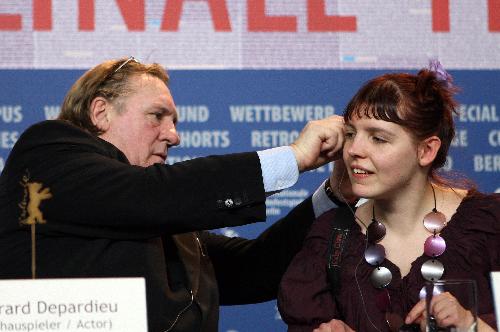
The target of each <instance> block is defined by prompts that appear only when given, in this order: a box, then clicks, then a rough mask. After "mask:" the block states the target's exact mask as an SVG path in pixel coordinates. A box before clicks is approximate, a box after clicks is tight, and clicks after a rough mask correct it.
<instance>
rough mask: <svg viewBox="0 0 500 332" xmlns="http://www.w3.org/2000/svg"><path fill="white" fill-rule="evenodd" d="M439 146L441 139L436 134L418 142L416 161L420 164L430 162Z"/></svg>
mask: <svg viewBox="0 0 500 332" xmlns="http://www.w3.org/2000/svg"><path fill="white" fill-rule="evenodd" d="M440 147H441V140H440V139H439V137H437V136H431V137H428V138H426V139H424V140H423V141H421V142H420V144H419V145H418V161H419V163H420V166H423V167H425V166H429V165H430V164H432V162H433V161H434V159H436V155H437V153H438V151H439V148H440Z"/></svg>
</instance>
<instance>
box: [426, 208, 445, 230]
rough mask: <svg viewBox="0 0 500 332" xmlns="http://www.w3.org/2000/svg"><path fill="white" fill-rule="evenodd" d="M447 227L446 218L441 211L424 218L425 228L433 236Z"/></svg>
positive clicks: (428, 214) (430, 213)
mask: <svg viewBox="0 0 500 332" xmlns="http://www.w3.org/2000/svg"><path fill="white" fill-rule="evenodd" d="M444 226H446V217H445V215H444V214H442V213H441V212H439V211H436V212H434V211H432V212H429V213H427V214H426V215H425V217H424V227H425V229H427V230H428V231H429V232H431V233H432V234H437V233H439V232H441V230H442V229H443V228H444Z"/></svg>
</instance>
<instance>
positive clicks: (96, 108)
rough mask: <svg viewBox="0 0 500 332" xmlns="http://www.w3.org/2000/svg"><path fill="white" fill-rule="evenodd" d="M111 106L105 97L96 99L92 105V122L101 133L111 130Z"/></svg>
mask: <svg viewBox="0 0 500 332" xmlns="http://www.w3.org/2000/svg"><path fill="white" fill-rule="evenodd" d="M110 109H111V105H110V104H109V102H108V101H107V100H106V98H104V97H95V98H94V99H93V100H92V102H91V103H90V120H91V121H92V123H93V124H94V126H96V127H97V128H99V130H100V131H101V132H103V133H104V132H106V131H107V130H108V128H109V111H110Z"/></svg>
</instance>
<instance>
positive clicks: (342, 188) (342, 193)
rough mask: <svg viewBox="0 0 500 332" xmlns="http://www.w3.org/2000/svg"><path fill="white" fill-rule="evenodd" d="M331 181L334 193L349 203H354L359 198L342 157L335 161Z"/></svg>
mask: <svg viewBox="0 0 500 332" xmlns="http://www.w3.org/2000/svg"><path fill="white" fill-rule="evenodd" d="M329 181H330V188H332V191H333V194H334V195H335V197H337V198H338V199H339V200H341V201H344V200H345V201H346V202H347V203H354V202H356V201H357V200H358V198H359V197H357V196H355V195H354V192H353V191H352V184H351V180H350V179H349V174H348V173H347V169H346V166H345V163H344V160H343V159H342V158H341V159H339V160H337V161H336V162H335V165H334V167H333V171H332V173H331V174H330V179H329Z"/></svg>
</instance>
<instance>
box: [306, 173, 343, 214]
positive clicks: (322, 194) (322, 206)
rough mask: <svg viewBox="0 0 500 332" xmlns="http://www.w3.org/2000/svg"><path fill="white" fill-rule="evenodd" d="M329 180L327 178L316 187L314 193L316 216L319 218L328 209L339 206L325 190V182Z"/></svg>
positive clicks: (313, 202)
mask: <svg viewBox="0 0 500 332" xmlns="http://www.w3.org/2000/svg"><path fill="white" fill-rule="evenodd" d="M326 181H329V180H328V179H326V180H325V181H323V182H322V183H321V185H320V186H319V187H318V189H316V191H315V192H314V194H313V195H312V204H313V210H314V216H315V217H316V218H318V217H319V216H321V215H322V214H323V213H325V212H326V211H328V210H331V209H334V208H337V207H338V206H337V204H335V203H334V202H332V200H331V199H330V198H329V197H328V196H327V195H326V191H325V182H326Z"/></svg>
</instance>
